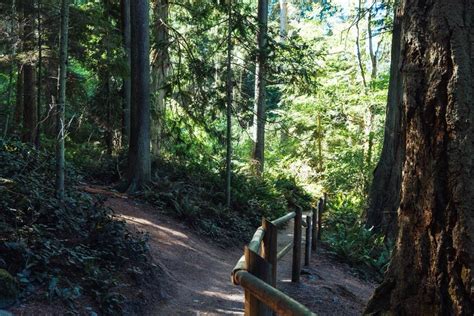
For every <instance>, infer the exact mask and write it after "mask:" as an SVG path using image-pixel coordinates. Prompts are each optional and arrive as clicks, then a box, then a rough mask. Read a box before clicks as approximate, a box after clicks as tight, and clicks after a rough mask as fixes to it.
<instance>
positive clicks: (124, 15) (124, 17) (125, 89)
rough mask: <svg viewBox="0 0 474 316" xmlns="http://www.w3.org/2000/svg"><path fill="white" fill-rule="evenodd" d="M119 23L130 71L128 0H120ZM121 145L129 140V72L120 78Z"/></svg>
mask: <svg viewBox="0 0 474 316" xmlns="http://www.w3.org/2000/svg"><path fill="white" fill-rule="evenodd" d="M120 7H121V23H122V38H123V50H124V53H125V59H126V63H127V70H128V71H129V72H130V64H131V57H130V32H131V31H130V0H121V1H120ZM122 84H123V86H122V98H123V100H122V146H124V145H125V144H128V142H129V140H130V104H131V81H130V73H128V74H126V75H125V76H124V77H123V78H122Z"/></svg>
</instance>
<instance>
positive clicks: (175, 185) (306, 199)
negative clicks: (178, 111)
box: [142, 161, 311, 244]
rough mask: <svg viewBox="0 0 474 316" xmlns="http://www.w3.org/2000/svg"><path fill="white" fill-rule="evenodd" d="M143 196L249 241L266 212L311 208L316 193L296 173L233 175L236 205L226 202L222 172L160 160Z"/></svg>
mask: <svg viewBox="0 0 474 316" xmlns="http://www.w3.org/2000/svg"><path fill="white" fill-rule="evenodd" d="M155 170H156V173H155V175H154V178H153V184H152V185H151V186H150V188H149V190H147V191H146V192H144V193H143V194H142V198H144V199H145V200H147V201H148V202H150V203H151V204H153V205H155V206H156V207H157V208H158V209H160V210H162V211H163V212H165V213H168V214H171V215H173V216H175V217H177V218H178V219H181V220H183V221H184V222H186V223H187V224H189V225H190V226H192V227H193V228H195V229H196V230H197V231H198V232H199V233H201V234H203V235H205V236H208V237H211V238H213V239H215V240H218V241H221V242H223V243H227V244H232V243H233V242H235V241H236V240H241V241H248V239H249V237H250V236H251V234H252V233H253V232H254V231H255V229H256V227H258V226H259V225H260V223H261V218H262V216H263V217H266V218H269V219H274V218H277V217H279V216H282V215H284V214H285V213H287V212H289V210H290V209H292V208H294V207H295V206H300V207H302V208H303V209H309V208H310V203H311V197H310V196H309V195H308V194H307V193H306V192H305V191H304V190H303V189H302V188H301V187H299V186H298V185H297V184H296V183H295V181H294V180H292V179H284V178H281V179H277V180H276V181H274V180H272V179H270V180H263V179H259V178H257V177H254V176H250V175H246V174H244V173H235V174H234V175H233V178H232V181H233V189H232V205H231V209H228V208H227V207H226V206H225V192H224V188H225V186H224V181H223V176H222V175H221V174H218V173H213V172H210V171H209V169H207V168H206V167H205V166H204V167H203V166H202V165H198V164H193V163H189V164H184V163H176V162H170V161H159V162H157V164H156V166H155Z"/></svg>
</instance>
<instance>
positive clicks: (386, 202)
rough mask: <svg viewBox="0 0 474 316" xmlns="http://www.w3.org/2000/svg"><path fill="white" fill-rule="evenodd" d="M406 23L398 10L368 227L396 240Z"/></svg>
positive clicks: (400, 172)
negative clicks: (402, 75) (402, 51)
mask: <svg viewBox="0 0 474 316" xmlns="http://www.w3.org/2000/svg"><path fill="white" fill-rule="evenodd" d="M401 39H402V24H401V18H400V14H399V12H398V11H396V12H395V15H394V26H393V34H392V52H391V65H390V82H389V87H388V98H387V112H386V117H385V133H384V141H383V147H382V153H381V156H380V160H379V162H378V164H377V167H376V168H375V171H374V177H373V181H372V185H371V187H370V190H369V199H368V201H369V206H368V209H367V216H366V217H367V227H369V228H370V227H374V229H375V231H377V232H381V233H384V234H385V235H386V236H388V237H389V238H390V239H394V238H395V235H396V232H397V209H398V207H399V205H400V186H401V176H402V166H403V157H404V154H405V148H404V138H403V134H402V133H401V129H402V104H401V101H402V81H401V73H400V52H401V46H400V45H401Z"/></svg>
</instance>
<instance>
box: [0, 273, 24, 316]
mask: <svg viewBox="0 0 474 316" xmlns="http://www.w3.org/2000/svg"><path fill="white" fill-rule="evenodd" d="M19 292H20V291H19V286H18V282H17V280H16V279H15V278H14V277H13V276H12V275H11V274H10V273H8V271H7V270H5V269H0V309H1V308H5V307H8V305H10V304H12V303H13V302H15V301H16V299H17V296H18V294H19Z"/></svg>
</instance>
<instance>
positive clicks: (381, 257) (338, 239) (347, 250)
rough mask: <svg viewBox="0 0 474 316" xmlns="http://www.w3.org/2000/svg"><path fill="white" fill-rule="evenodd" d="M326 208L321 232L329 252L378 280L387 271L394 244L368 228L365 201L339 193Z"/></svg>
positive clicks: (355, 196) (332, 197)
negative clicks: (365, 216)
mask: <svg viewBox="0 0 474 316" xmlns="http://www.w3.org/2000/svg"><path fill="white" fill-rule="evenodd" d="M326 209H327V210H326V212H325V213H324V217H323V223H324V224H323V225H324V226H323V230H322V233H323V240H324V241H325V242H326V243H327V244H328V245H329V251H330V252H331V253H332V254H334V255H336V256H337V257H339V258H340V259H342V260H344V261H346V262H348V263H349V264H350V265H352V266H353V267H355V268H356V269H357V270H358V271H359V272H361V273H362V274H364V275H366V276H372V277H375V279H377V280H379V279H380V278H381V277H382V275H383V273H384V272H385V270H386V269H387V266H388V263H389V261H390V256H391V251H392V248H393V245H392V244H391V242H390V241H387V240H386V239H385V238H384V236H382V235H379V234H376V233H374V232H373V231H372V229H371V228H367V227H365V225H364V222H363V220H362V209H363V200H362V198H360V197H358V196H357V195H347V194H346V195H343V194H336V195H333V196H331V199H330V200H329V202H328V204H327V207H326Z"/></svg>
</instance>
